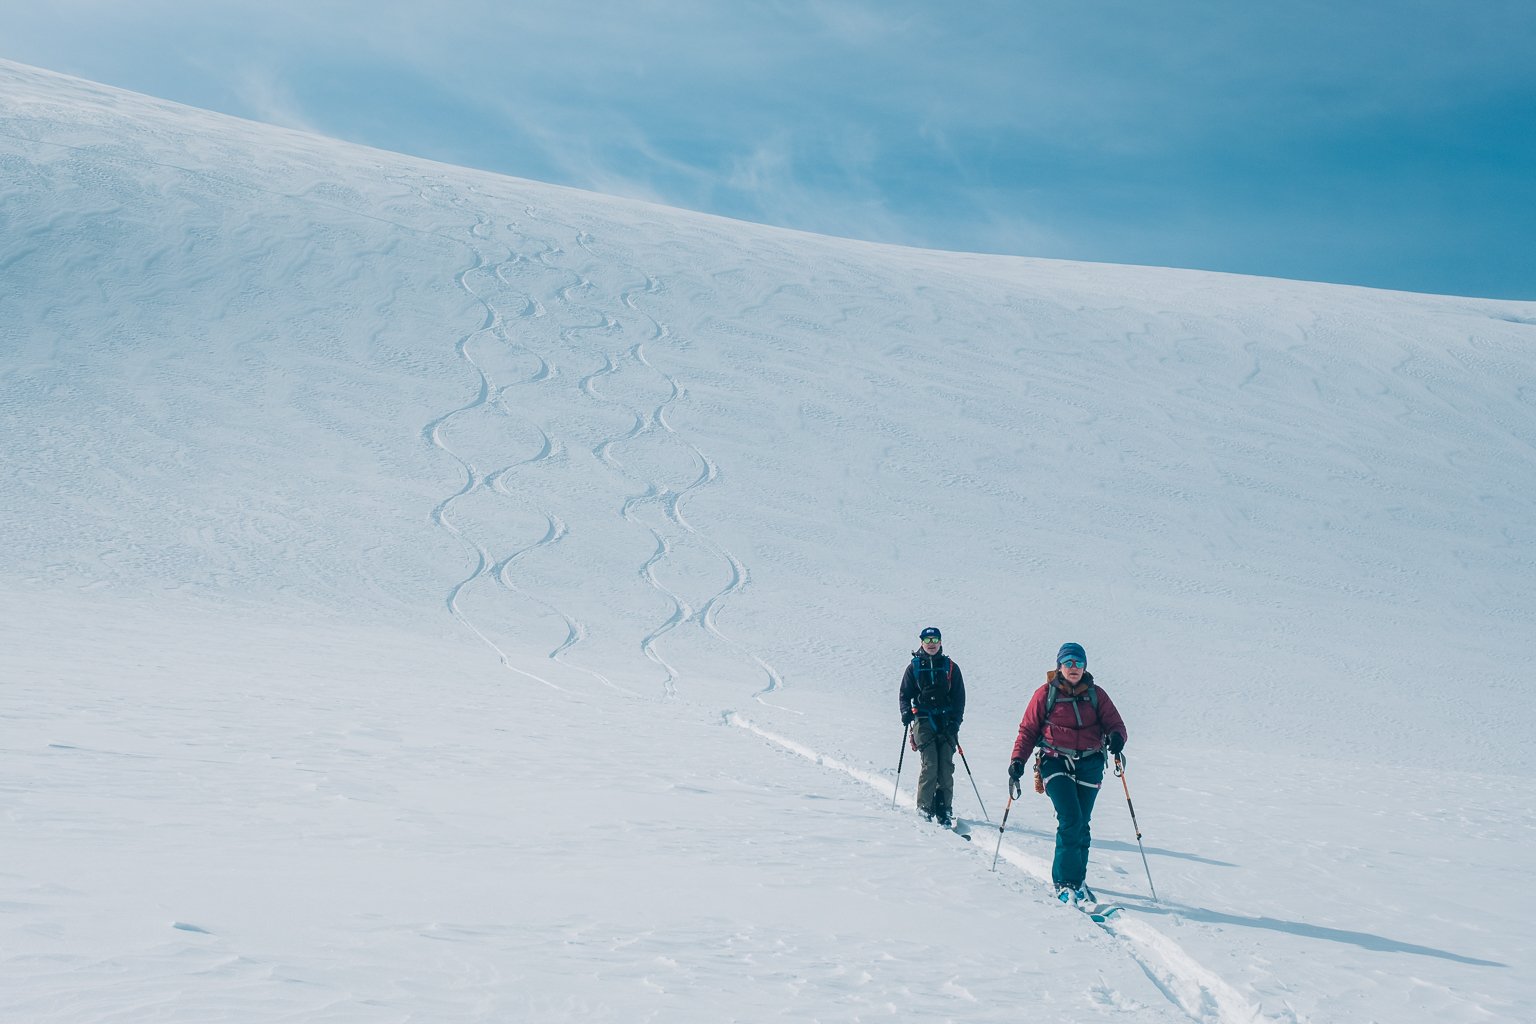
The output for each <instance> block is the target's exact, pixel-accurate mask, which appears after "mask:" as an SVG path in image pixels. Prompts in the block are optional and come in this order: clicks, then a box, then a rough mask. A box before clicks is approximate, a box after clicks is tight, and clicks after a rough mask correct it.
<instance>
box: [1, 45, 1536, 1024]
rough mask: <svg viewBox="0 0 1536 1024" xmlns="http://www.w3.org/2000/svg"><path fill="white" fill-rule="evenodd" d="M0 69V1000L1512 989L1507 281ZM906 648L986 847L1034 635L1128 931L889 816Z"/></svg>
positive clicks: (1194, 998) (1523, 643)
mask: <svg viewBox="0 0 1536 1024" xmlns="http://www.w3.org/2000/svg"><path fill="white" fill-rule="evenodd" d="M0 81H3V88H0V167H3V174H0V190H3V191H0V282H3V285H0V352H3V353H4V361H3V363H0V417H3V426H4V429H5V433H6V437H7V439H8V444H7V446H6V451H5V454H4V464H3V469H4V472H3V473H0V510H3V515H4V519H3V523H4V528H5V539H6V544H5V556H4V558H3V560H0V609H3V614H0V635H3V643H0V684H3V685H0V694H3V698H0V699H3V704H0V713H3V717H0V729H3V733H0V756H3V758H4V762H3V764H0V813H3V818H0V820H3V821H4V822H5V823H6V826H7V827H6V840H7V841H6V844H5V853H4V854H3V855H0V1020H17V1021H72V1022H73V1021H97V1020H103V1021H105V1020H111V1021H136V1020H158V1021H165V1020H176V1021H210V1020H236V1021H244V1020H256V1019H260V1020H304V1021H370V1022H371V1021H389V1020H431V1021H460V1020H463V1021H509V1020H518V1021H521V1020H530V1021H533V1020H539V1021H542V1020H566V1019H582V1020H613V1021H635V1020H658V1021H661V1020H665V1021H701V1022H703V1021H720V1020H744V1021H752V1020H769V1019H783V1020H797V1021H803V1020H817V1021H874V1020H886V1019H912V1018H913V1017H914V1016H915V1017H916V1019H923V1020H945V1019H955V1020H967V1021H990V1020H998V1021H1001V1020H1015V1019H1018V1018H1019V1017H1020V1016H1021V1015H1024V1016H1028V1017H1031V1018H1033V1019H1072V1020H1076V1021H1096V1020H1125V1019H1135V1020H1138V1021H1142V1020H1179V1021H1182V1020H1196V1021H1202V1022H1210V1024H1217V1022H1221V1024H1226V1022H1235V1021H1249V1020H1266V1021H1269V1020H1273V1021H1314V1022H1321V1021H1351V1022H1354V1021H1392V1022H1409V1024H1413V1022H1417V1021H1431V1020H1432V1021H1435V1022H1437V1024H1443V1022H1447V1021H1449V1022H1480V1021H1488V1020H1509V1021H1516V1020H1529V1019H1536V986H1533V983H1532V982H1531V980H1530V972H1529V970H1528V967H1527V965H1526V961H1527V960H1528V958H1529V950H1530V949H1531V947H1532V939H1533V934H1532V932H1533V930H1532V927H1531V925H1530V924H1529V920H1530V918H1531V911H1532V909H1533V903H1536V900H1533V898H1532V881H1533V879H1532V870H1531V868H1530V867H1529V866H1528V861H1529V854H1528V850H1529V848H1530V844H1531V840H1532V838H1533V832H1536V816H1533V813H1532V808H1533V801H1532V800H1531V798H1530V797H1529V795H1528V793H1527V790H1528V786H1527V785H1526V783H1528V782H1529V781H1530V779H1531V778H1532V775H1533V771H1536V747H1533V743H1532V739H1531V737H1532V726H1533V724H1536V722H1533V719H1536V715H1533V707H1536V701H1533V700H1532V698H1531V697H1530V695H1529V693H1528V691H1527V687H1526V685H1525V684H1526V682H1527V674H1528V673H1527V671H1526V666H1527V665H1528V664H1529V663H1530V661H1531V655H1532V653H1533V647H1536V629H1533V628H1532V627H1533V607H1536V601H1533V596H1536V582H1533V581H1536V572H1533V568H1536V564H1533V563H1536V507H1533V506H1536V501H1533V497H1532V495H1533V488H1532V486H1531V481H1532V480H1533V479H1536V473H1533V469H1536V305H1533V304H1530V303H1524V304H1522V303H1511V302H1493V301H1487V300H1472V299H1462V298H1455V297H1440V296H1423V295H1409V294H1400V293H1385V292H1376V291H1369V290H1363V289H1348V288H1339V287H1331V286H1322V285H1312V284H1304V283H1294V282H1280V281H1272V280H1260V279H1252V278H1239V277H1232V276H1222V275H1214V274H1204V273H1193V272H1179V271H1170V270H1158V269H1144V268H1125V267H1111V266H1094V265H1085V264H1070V263H1060V262H1052V261H1047V260H1030V259H1016V258H1000V257H979V256H970V255H964V254H949V253H933V252H919V251H912V250H904V249H896V248H890V247H880V246H873V245H867V244H861V243H854V242H849V241H844V240H838V239H830V238H822V237H816V236H809V235H802V234H795V233H791V232H785V231H779V230H773V229H768V228H763V227H758V226H753V225H747V224H740V223H733V222H729V221H723V220H719V219H714V218H708V217H703V216H699V215H694V214H688V213H682V212H679V211H673V210H668V209H663V208H659V207H653V206H646V205H643V204H638V203H634V202H630V201H619V200H614V199H609V198H605V197H602V196H597V195H591V194H587V193H581V192H575V191H571V190H564V189H558V188H553V187H550V186H545V185H540V184H536V183H531V182H524V181H517V180H512V179H507V178H501V177H496V176H493V175H488V174H484V173H480V172H474V171H468V170H463V169H458V168H452V167H446V166H442V165H435V164H430V163H426V162H423V161H419V160H413V159H410V158H406V157H402V156H397V155H394V154H388V153H382V152H377V151H371V150H365V149H360V148H357V147H352V146H346V145H342V144H339V143H336V142H333V141H330V140H325V139H321V138H317V137H312V136H305V135H300V134H295V133H292V132H287V131H282V130H278V129H274V128H271V127H267V126H262V125H256V124H251V123H246V122H240V121H235V120H232V119H228V118H222V117H217V116H214V115H211V114H207V113H203V112H199V111H195V110H190V109H187V108H182V107H176V106H174V105H171V104H166V103H161V102H158V101H155V100H151V99H148V98H145V97H140V96H134V95H131V94H127V93H123V92H119V91H115V90H111V89H107V88H104V87H100V86H95V85H92V84H90V83H85V82H81V81H78V80H74V79H69V78H64V77H61V76H57V75H54V74H51V73H48V72H44V71H40V70H36V69H32V68H27V67H23V66H20V65H15V64H9V63H3V62H0ZM930 623H937V624H939V625H941V626H943V627H944V630H945V635H946V641H947V647H948V649H949V651H950V653H952V654H953V655H954V656H955V658H956V659H957V660H958V661H959V662H960V663H961V664H962V665H963V666H964V668H965V672H966V677H967V680H968V682H969V684H970V697H971V699H970V707H969V710H968V713H967V716H966V728H965V734H964V736H963V737H962V739H963V742H964V743H965V747H966V751H967V761H968V763H969V765H970V767H971V769H972V770H973V772H974V776H975V782H976V790H975V791H972V790H971V789H970V784H969V780H967V781H966V782H965V783H962V785H961V788H960V791H959V793H958V794H957V807H958V809H959V810H960V811H961V813H963V814H966V815H967V816H971V817H975V818H978V819H981V818H986V817H988V816H989V815H988V814H986V813H984V812H983V809H982V806H981V804H982V803H984V804H985V809H986V811H987V812H990V817H991V819H992V820H993V821H997V820H998V819H1000V818H1001V814H1002V810H1003V805H1004V803H1005V800H1006V796H1005V793H1004V786H1003V768H1004V766H1005V763H1006V760H1007V755H1008V749H1009V746H1010V744H1011V739H1012V735H1013V733H1014V731H1015V729H1016V727H1017V722H1018V717H1019V714H1020V713H1021V711H1022V708H1023V704H1024V701H1025V700H1026V699H1027V697H1028V694H1029V692H1030V691H1031V690H1032V689H1033V687H1034V686H1036V685H1038V682H1039V681H1040V679H1041V678H1042V674H1043V672H1044V671H1045V669H1047V668H1048V667H1050V663H1051V656H1052V654H1053V653H1054V651H1055V649H1056V647H1057V646H1058V645H1059V644H1060V643H1061V642H1062V641H1063V640H1066V639H1075V640H1078V641H1080V642H1082V643H1084V644H1085V646H1086V647H1087V649H1088V651H1089V657H1090V661H1091V667H1092V668H1093V670H1094V672H1095V674H1096V676H1097V677H1098V678H1099V680H1100V681H1101V682H1102V683H1103V684H1104V685H1105V686H1107V687H1108V688H1109V690H1110V692H1111V693H1112V694H1113V695H1114V696H1115V698H1116V701H1117V703H1118V704H1119V705H1120V706H1121V708H1122V710H1123V711H1124V712H1125V714H1126V717H1127V719H1128V721H1129V723H1130V727H1131V731H1132V736H1131V742H1130V745H1129V747H1128V755H1129V760H1128V764H1129V776H1128V782H1129V784H1130V786H1131V787H1132V788H1133V791H1134V796H1135V801H1136V809H1137V815H1138V818H1139V820H1140V822H1141V826H1142V830H1143V833H1144V841H1145V846H1146V856H1147V867H1149V868H1150V871H1151V873H1152V878H1153V880H1154V881H1155V882H1156V885H1157V892H1158V895H1159V896H1160V897H1161V901H1160V902H1156V903H1155V902H1153V901H1152V900H1151V899H1150V896H1149V892H1148V887H1147V874H1146V870H1145V869H1144V867H1143V862H1142V858H1141V852H1140V851H1139V850H1138V847H1137V844H1136V841H1135V837H1134V834H1133V832H1132V831H1131V827H1130V820H1129V816H1128V815H1127V814H1126V812H1125V806H1124V803H1125V802H1124V794H1123V793H1122V792H1120V790H1119V787H1118V784H1116V786H1115V787H1113V788H1107V789H1106V790H1105V792H1104V794H1103V797H1102V800H1101V804H1100V809H1099V811H1098V813H1097V814H1096V816H1095V831H1096V836H1097V838H1096V849H1095V858H1094V863H1093V866H1092V868H1091V870H1092V871H1093V872H1094V879H1095V880H1096V881H1098V882H1099V885H1100V889H1101V891H1102V892H1104V893H1106V894H1109V895H1112V896H1114V897H1115V898H1117V899H1120V900H1121V901H1122V902H1124V903H1125V904H1126V905H1127V906H1128V907H1129V908H1130V909H1129V910H1128V911H1127V913H1126V916H1125V917H1124V918H1123V919H1122V920H1121V921H1120V922H1119V923H1117V924H1115V925H1114V926H1113V927H1111V928H1108V929H1102V928H1099V927H1096V926H1094V925H1092V924H1091V923H1089V922H1087V921H1086V920H1084V919H1082V918H1081V917H1080V916H1075V915H1072V914H1070V912H1064V911H1062V910H1061V908H1058V907H1054V906H1049V905H1046V903H1045V902H1044V899H1043V894H1044V887H1043V886H1042V885H1041V881H1040V880H1041V878H1042V876H1044V875H1046V874H1048V869H1047V863H1048V857H1049V849H1050V830H1051V828H1052V823H1051V820H1050V815H1049V813H1048V809H1047V808H1046V807H1045V806H1044V802H1043V801H1041V800H1039V799H1038V798H1034V797H1032V796H1027V797H1026V798H1025V799H1024V800H1023V801H1021V802H1020V803H1018V804H1015V805H1014V807H1013V808H1012V810H1011V812H1010V820H1009V833H1008V835H1007V836H1006V837H1005V838H1004V841H1003V842H1002V845H1001V853H1000V856H999V858H998V860H999V864H998V870H997V871H996V872H993V871H992V870H990V866H991V862H992V853H993V850H994V848H996V846H997V842H998V838H999V837H998V835H997V833H996V831H995V830H993V831H990V832H988V831H986V830H985V829H984V828H983V829H982V830H980V831H979V832H978V834H977V839H976V841H974V842H972V843H971V844H964V843H962V842H960V841H959V840H957V839H956V838H955V837H953V836H951V835H948V834H946V833H935V832H933V831H931V829H929V828H925V827H923V826H921V825H919V824H918V823H917V822H916V821H914V820H913V818H912V817H911V815H910V814H905V813H902V811H901V810H900V809H899V808H898V809H897V810H894V811H893V810H892V809H891V807H890V804H891V798H892V788H891V787H892V779H893V776H894V773H895V768H896V757H897V753H898V749H899V748H898V744H899V742H900V740H901V736H900V731H899V722H897V721H896V718H895V708H894V697H895V688H896V682H897V680H898V678H899V675H900V672H901V669H902V666H903V663H904V660H905V658H906V656H907V652H908V651H909V650H910V649H911V646H912V644H913V638H914V636H915V633H916V630H917V629H918V628H919V627H921V626H923V625H927V624H930ZM912 768H913V765H912V763H911V762H910V761H909V762H908V763H907V767H906V773H905V774H904V775H903V778H902V793H901V794H898V796H900V797H904V801H902V800H899V801H898V803H902V802H904V803H905V805H906V806H908V807H909V806H910V800H911V797H910V783H911V781H912V775H911V771H912ZM978 794H979V797H980V800H979V801H978ZM1487 889H1491V890H1493V891H1494V892H1496V893H1497V898H1496V899H1493V900H1481V899H1470V898H1469V891H1476V892H1481V891H1483V890H1487Z"/></svg>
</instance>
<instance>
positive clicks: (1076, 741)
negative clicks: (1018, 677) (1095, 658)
mask: <svg viewBox="0 0 1536 1024" xmlns="http://www.w3.org/2000/svg"><path fill="white" fill-rule="evenodd" d="M1050 686H1058V687H1060V692H1058V693H1057V695H1056V706H1055V707H1053V708H1051V720H1050V721H1049V722H1047V721H1045V693H1046V688H1047V687H1050ZM1090 686H1091V687H1093V688H1094V689H1095V690H1097V691H1098V694H1099V707H1098V715H1097V716H1095V715H1094V707H1093V704H1092V702H1091V701H1089V700H1087V699H1083V700H1078V701H1073V700H1069V699H1068V698H1069V696H1070V695H1071V691H1070V689H1069V684H1068V683H1067V681H1066V680H1065V679H1063V678H1061V676H1060V674H1059V673H1057V672H1055V671H1051V672H1048V673H1046V676H1045V685H1044V686H1042V687H1040V688H1039V689H1038V690H1036V691H1035V695H1034V696H1033V697H1031V698H1029V707H1027V708H1025V709H1024V720H1023V721H1022V722H1020V723H1019V738H1018V740H1017V741H1015V742H1014V744H1013V760H1015V761H1022V760H1024V759H1025V758H1027V757H1029V755H1030V753H1031V752H1032V751H1033V750H1034V749H1035V747H1036V746H1043V747H1045V748H1046V751H1045V756H1046V757H1050V756H1051V749H1050V748H1052V747H1054V748H1056V749H1058V750H1066V751H1071V752H1073V753H1076V752H1078V751H1084V750H1097V749H1098V748H1099V747H1102V746H1103V745H1104V737H1106V736H1108V735H1109V734H1110V733H1112V732H1117V733H1119V734H1120V735H1121V736H1125V737H1127V738H1129V734H1128V733H1127V732H1126V731H1125V720H1124V719H1122V718H1121V717H1120V712H1119V711H1117V710H1115V702H1114V701H1112V700H1110V699H1109V694H1107V693H1105V692H1104V688H1103V687H1102V686H1099V685H1098V684H1096V683H1095V682H1094V681H1093V675H1092V674H1091V673H1088V672H1084V673H1083V679H1082V682H1080V683H1079V684H1078V692H1079V693H1080V694H1083V695H1086V694H1087V692H1088V687H1090ZM1079 722H1081V724H1079Z"/></svg>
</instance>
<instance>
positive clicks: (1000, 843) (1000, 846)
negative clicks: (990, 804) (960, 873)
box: [992, 786, 1013, 871]
mask: <svg viewBox="0 0 1536 1024" xmlns="http://www.w3.org/2000/svg"><path fill="white" fill-rule="evenodd" d="M1011 810H1013V787H1012V786H1009V787H1008V806H1007V807H1004V808H1003V822H1002V824H1001V825H998V826H997V849H995V850H993V851H992V870H993V871H996V870H997V855H998V854H1000V853H1002V852H1003V829H1005V828H1007V827H1008V812H1009V811H1011Z"/></svg>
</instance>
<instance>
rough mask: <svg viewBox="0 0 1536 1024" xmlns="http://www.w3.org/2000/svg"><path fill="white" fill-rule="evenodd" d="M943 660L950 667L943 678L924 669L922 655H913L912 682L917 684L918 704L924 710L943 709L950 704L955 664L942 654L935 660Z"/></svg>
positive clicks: (930, 670)
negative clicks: (942, 707)
mask: <svg viewBox="0 0 1536 1024" xmlns="http://www.w3.org/2000/svg"><path fill="white" fill-rule="evenodd" d="M938 658H943V659H944V663H945V664H946V665H948V666H949V667H948V670H947V671H945V672H944V674H943V676H942V678H941V677H940V675H939V673H938V672H935V671H933V670H932V669H927V668H923V667H922V660H921V659H922V655H920V654H914V655H912V680H913V681H914V682H915V683H917V703H918V706H919V707H922V708H924V709H933V708H937V707H941V706H943V705H944V704H947V703H948V702H949V691H950V685H951V682H952V680H953V679H954V676H955V663H954V662H953V661H951V660H950V658H949V655H947V654H940V655H938V656H937V658H935V659H934V660H935V661H936V660H937V659H938Z"/></svg>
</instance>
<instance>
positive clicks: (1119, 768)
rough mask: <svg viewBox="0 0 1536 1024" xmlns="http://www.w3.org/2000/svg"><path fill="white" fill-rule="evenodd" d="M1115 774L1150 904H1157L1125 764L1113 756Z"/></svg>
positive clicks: (1155, 888) (1117, 755) (1155, 890)
mask: <svg viewBox="0 0 1536 1024" xmlns="http://www.w3.org/2000/svg"><path fill="white" fill-rule="evenodd" d="M1115 774H1116V775H1118V776H1120V786H1121V788H1123V789H1124V790H1125V806H1126V807H1128V808H1130V811H1131V828H1133V829H1135V830H1136V848H1137V849H1139V850H1140V851H1141V866H1142V869H1143V870H1145V871H1146V873H1147V888H1148V889H1151V890H1152V902H1153V903H1157V902H1159V900H1158V898H1157V886H1155V885H1153V884H1152V869H1151V868H1150V867H1148V866H1147V848H1146V847H1145V846H1142V845H1141V826H1140V825H1138V824H1137V823H1136V805H1135V804H1133V803H1131V784H1130V783H1129V782H1126V781H1125V762H1124V761H1122V760H1121V759H1120V755H1119V754H1116V755H1115Z"/></svg>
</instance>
